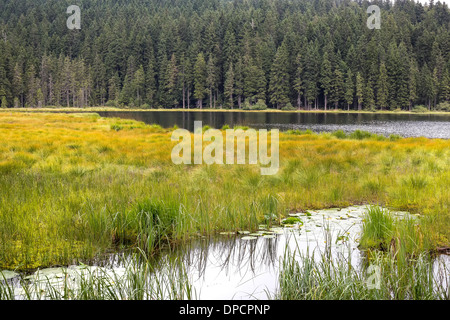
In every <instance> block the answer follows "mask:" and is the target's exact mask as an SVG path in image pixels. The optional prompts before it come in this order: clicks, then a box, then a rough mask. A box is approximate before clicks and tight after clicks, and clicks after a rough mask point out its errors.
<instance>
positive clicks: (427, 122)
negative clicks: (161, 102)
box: [98, 111, 450, 139]
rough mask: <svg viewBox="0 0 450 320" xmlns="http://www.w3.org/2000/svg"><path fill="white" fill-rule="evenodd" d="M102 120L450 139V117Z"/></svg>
mask: <svg viewBox="0 0 450 320" xmlns="http://www.w3.org/2000/svg"><path fill="white" fill-rule="evenodd" d="M98 113H99V114H100V115H101V116H102V117H120V118H124V119H133V120H138V121H143V122H145V123H147V124H159V125H161V126H162V127H164V128H171V127H173V126H174V125H177V126H178V127H180V128H184V129H188V130H191V131H193V129H194V121H202V122H203V125H209V126H210V127H213V128H222V126H224V125H229V126H230V127H233V126H251V127H254V128H260V129H262V128H267V129H271V128H277V129H280V130H288V129H299V130H306V129H311V130H313V131H315V132H322V131H325V132H330V131H336V130H343V131H344V132H347V133H349V132H353V131H355V130H358V129H359V130H364V131H370V132H373V133H377V134H382V135H385V136H388V135H390V134H398V135H400V136H404V137H420V136H424V137H427V138H443V139H450V115H446V114H443V115H429V114H427V115H423V114H392V113H390V114H377V113H374V114H372V113H294V112H282V113H279V112H261V111H260V112H221V111H215V112H210V111H203V112H196V111H194V112H184V111H102V112H98Z"/></svg>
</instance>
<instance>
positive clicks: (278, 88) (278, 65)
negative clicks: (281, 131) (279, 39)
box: [269, 41, 289, 109]
mask: <svg viewBox="0 0 450 320" xmlns="http://www.w3.org/2000/svg"><path fill="white" fill-rule="evenodd" d="M288 60H289V56H288V52H287V47H286V42H284V41H283V43H282V45H281V46H280V47H279V48H278V50H277V53H276V55H275V60H274V62H273V65H272V70H271V73H270V83H269V94H270V103H272V104H273V105H275V106H276V108H277V109H281V108H282V107H284V106H285V105H286V104H287V103H288V102H289V73H288V71H289V70H288Z"/></svg>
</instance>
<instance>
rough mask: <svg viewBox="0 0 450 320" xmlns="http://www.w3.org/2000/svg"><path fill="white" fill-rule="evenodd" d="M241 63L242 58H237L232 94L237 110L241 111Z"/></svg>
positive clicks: (242, 75) (242, 86)
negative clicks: (235, 100) (235, 98)
mask: <svg viewBox="0 0 450 320" xmlns="http://www.w3.org/2000/svg"><path fill="white" fill-rule="evenodd" d="M243 69H244V66H243V63H242V58H238V61H237V64H236V68H235V72H234V78H235V85H234V87H235V88H234V93H235V95H236V96H237V102H238V107H239V109H242V96H243V95H244V74H243Z"/></svg>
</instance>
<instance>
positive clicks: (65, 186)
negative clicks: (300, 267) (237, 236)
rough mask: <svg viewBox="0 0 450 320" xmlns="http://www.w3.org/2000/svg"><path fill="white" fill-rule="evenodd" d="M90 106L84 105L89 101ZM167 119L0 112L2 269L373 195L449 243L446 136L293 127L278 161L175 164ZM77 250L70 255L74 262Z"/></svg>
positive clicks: (151, 246) (239, 226)
mask: <svg viewBox="0 0 450 320" xmlns="http://www.w3.org/2000/svg"><path fill="white" fill-rule="evenodd" d="M89 110H92V109H89ZM171 133H172V129H163V128H160V127H159V126H155V125H153V126H151V125H145V124H143V123H140V122H136V121H130V120H120V119H105V118H101V117H99V116H98V115H95V114H82V115H81V114H70V115H67V114H45V113H34V112H33V113H22V112H20V113H19V112H0V141H2V143H1V144H0V221H1V223H0V268H1V269H22V270H24V269H32V268H37V267H44V266H51V265H67V264H70V263H74V262H76V259H81V260H84V261H85V260H86V259H90V258H93V257H95V256H97V255H99V254H101V253H105V252H108V251H111V250H117V249H120V248H125V247H127V248H128V247H139V248H142V249H144V250H146V251H147V252H148V253H153V252H155V249H157V248H158V246H159V245H160V244H161V243H165V244H167V243H175V242H177V241H183V240H184V239H187V238H189V237H193V236H197V235H199V234H200V235H207V234H214V233H217V232H222V231H236V230H243V229H245V230H248V229H256V228H257V226H258V225H259V224H260V223H261V222H262V221H263V220H264V216H266V215H268V214H270V213H275V214H276V215H278V217H282V216H284V215H286V214H287V213H288V212H294V211H300V210H305V209H315V208H317V209H319V208H326V207H344V206H348V205H350V204H361V203H376V204H380V205H383V206H386V207H390V208H393V209H396V210H406V211H410V212H412V213H419V214H420V215H421V216H422V217H423V221H422V228H423V229H424V232H426V234H427V235H428V237H429V239H428V241H429V242H430V243H431V245H432V246H447V245H449V243H450V212H449V205H450V194H449V190H448V186H449V185H450V170H449V169H450V141H447V140H438V139H435V140H430V139H425V138H408V139H399V138H398V137H392V138H391V139H389V138H384V137H381V136H376V135H371V134H366V133H362V132H357V133H355V134H352V135H350V136H347V135H345V134H343V133H342V132H337V133H334V134H313V133H310V132H299V131H290V132H286V133H282V134H280V164H281V166H280V171H279V172H278V174H277V175H274V176H261V174H260V170H259V167H258V166H252V165H213V166H207V165H195V166H184V165H183V166H176V165H174V164H172V162H171V150H172V148H173V146H174V145H175V142H172V141H171V139H170V138H171ZM74 259H75V261H74Z"/></svg>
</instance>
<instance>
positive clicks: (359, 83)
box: [356, 72, 364, 111]
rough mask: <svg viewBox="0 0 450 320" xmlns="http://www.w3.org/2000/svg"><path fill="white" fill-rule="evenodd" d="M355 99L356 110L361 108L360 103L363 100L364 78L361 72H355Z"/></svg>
mask: <svg viewBox="0 0 450 320" xmlns="http://www.w3.org/2000/svg"><path fill="white" fill-rule="evenodd" d="M356 99H357V101H358V110H359V111H361V110H362V103H363V102H364V79H363V77H362V76H361V74H360V73H359V72H358V73H356Z"/></svg>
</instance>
